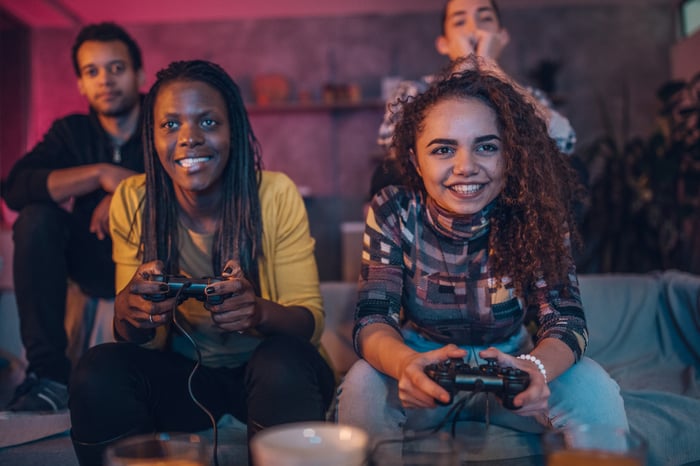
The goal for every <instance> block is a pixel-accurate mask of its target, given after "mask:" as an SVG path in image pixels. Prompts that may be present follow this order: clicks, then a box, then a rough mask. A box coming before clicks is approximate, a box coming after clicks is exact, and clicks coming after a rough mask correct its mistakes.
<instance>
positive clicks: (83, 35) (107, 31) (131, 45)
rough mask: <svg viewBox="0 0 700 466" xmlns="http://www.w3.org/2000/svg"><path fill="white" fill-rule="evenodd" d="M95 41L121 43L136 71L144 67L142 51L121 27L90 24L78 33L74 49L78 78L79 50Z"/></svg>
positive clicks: (108, 23) (74, 65)
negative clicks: (90, 41)
mask: <svg viewBox="0 0 700 466" xmlns="http://www.w3.org/2000/svg"><path fill="white" fill-rule="evenodd" d="M89 40H95V41H98V42H111V41H114V40H116V41H119V42H123V43H124V45H126V48H127V49H128V50H129V56H130V57H131V64H132V65H133V67H134V70H136V71H138V70H140V69H141V67H142V66H143V63H142V61H141V49H139V46H138V44H137V43H136V41H135V40H134V39H133V38H132V37H131V36H130V35H129V34H128V33H127V32H126V31H125V30H124V29H123V28H122V27H121V26H119V25H117V24H115V23H110V22H105V23H98V24H88V25H87V26H85V27H84V28H83V29H81V30H80V32H79V33H78V37H76V38H75V42H74V43H73V49H72V57H73V68H74V69H75V74H76V76H78V77H80V65H79V64H78V49H80V46H81V45H83V43H84V42H87V41H89Z"/></svg>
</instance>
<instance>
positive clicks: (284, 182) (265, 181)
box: [258, 170, 299, 201]
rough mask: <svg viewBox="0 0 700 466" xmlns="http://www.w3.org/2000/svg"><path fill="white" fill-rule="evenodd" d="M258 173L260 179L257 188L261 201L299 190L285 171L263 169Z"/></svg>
mask: <svg viewBox="0 0 700 466" xmlns="http://www.w3.org/2000/svg"><path fill="white" fill-rule="evenodd" d="M260 175H261V180H260V187H259V188H258V190H259V192H260V200H261V201H262V200H264V199H267V198H270V197H275V196H277V195H284V194H287V193H290V192H294V193H298V192H299V190H298V189H297V186H296V185H295V184H294V182H293V181H292V180H291V178H289V176H287V175H286V174H285V173H282V172H275V171H268V170H263V171H261V172H260Z"/></svg>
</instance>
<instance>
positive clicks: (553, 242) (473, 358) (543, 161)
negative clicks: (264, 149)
mask: <svg viewBox="0 0 700 466" xmlns="http://www.w3.org/2000/svg"><path fill="white" fill-rule="evenodd" d="M487 68H488V67H486V66H485V65H484V63H480V62H478V61H476V60H475V59H472V60H471V61H470V62H469V63H466V64H465V63H460V64H457V65H455V66H454V67H453V69H457V70H459V71H456V72H453V73H452V74H450V75H447V77H444V78H443V79H441V80H438V81H437V82H435V83H434V84H433V85H431V87H430V88H428V90H427V91H426V92H425V93H423V94H419V95H417V96H416V97H415V98H414V99H412V100H409V101H408V102H405V103H404V105H403V110H402V114H401V119H400V121H399V123H398V125H397V128H396V134H395V136H394V140H393V144H394V145H395V147H396V149H397V150H396V153H397V154H403V155H401V156H400V157H401V159H400V166H401V169H402V171H403V174H402V179H403V180H404V185H403V186H389V187H387V188H384V189H383V190H382V191H380V192H379V193H378V194H377V195H376V196H375V197H374V198H373V200H372V203H371V206H370V209H369V212H368V214H367V221H366V227H365V234H364V250H363V253H362V267H361V274H360V281H359V297H358V303H357V308H356V315H355V327H354V333H353V337H354V344H355V350H356V351H357V353H358V354H359V355H360V356H361V357H362V359H361V360H360V361H358V362H357V363H356V364H355V365H354V366H353V367H352V369H351V370H350V371H349V373H348V374H347V376H346V378H345V381H344V382H343V385H342V387H341V390H340V395H339V400H338V420H339V422H343V423H348V424H353V425H358V426H361V427H363V428H365V429H367V430H368V431H369V432H370V433H371V434H372V437H373V438H374V439H377V440H379V439H385V438H401V437H402V434H403V431H404V430H408V429H410V430H413V431H416V430H421V429H429V428H435V427H436V426H437V425H438V424H439V422H440V420H442V419H443V417H444V416H445V414H446V413H447V410H449V409H450V406H439V403H447V402H449V401H450V399H451V398H450V395H449V394H448V392H447V391H446V390H445V389H444V388H442V387H441V386H440V385H438V384H437V383H436V382H435V381H433V380H432V379H431V378H429V377H428V376H427V375H426V373H425V371H424V369H425V367H426V365H428V364H433V363H439V362H442V361H445V360H447V359H449V358H466V357H467V356H469V357H468V358H467V363H469V364H471V365H472V366H474V365H478V364H483V363H484V362H485V360H486V359H494V360H495V361H496V363H497V364H498V365H499V366H502V367H513V368H517V369H520V370H522V371H525V372H526V373H527V374H528V376H529V380H530V382H529V386H528V387H527V389H525V390H524V391H522V392H521V393H519V394H518V395H517V396H515V398H514V400H513V405H514V407H515V409H506V408H505V407H504V406H502V405H498V406H496V407H495V408H492V409H491V415H490V420H491V422H492V423H495V424H500V425H502V426H505V427H511V428H514V429H516V430H520V431H526V432H541V431H542V430H544V429H546V428H551V427H562V426H563V425H565V424H569V423H595V424H612V425H615V426H619V427H621V428H624V429H627V428H628V425H627V418H626V415H625V411H624V406H623V403H622V398H621V397H620V394H619V387H618V386H617V384H616V383H615V382H614V381H613V380H612V379H611V378H610V377H609V376H608V375H607V374H606V372H605V371H604V370H603V369H602V368H601V367H600V366H599V365H598V364H596V363H595V362H593V361H592V360H590V359H588V358H585V357H583V354H584V352H585V349H586V345H587V341H588V333H587V329H586V321H585V316H584V312H583V308H582V305H581V298H580V294H579V288H578V280H577V277H576V270H575V266H574V263H573V260H572V255H571V250H570V241H571V237H572V236H575V235H574V228H575V225H574V211H573V206H574V205H575V203H576V201H577V200H578V198H579V195H580V193H581V190H580V189H579V186H578V184H577V181H576V180H577V177H576V174H575V173H574V172H573V170H572V169H571V168H570V165H569V164H568V162H567V160H566V159H565V156H564V155H562V153H561V152H560V151H559V150H558V148H557V145H556V143H555V141H554V140H553V139H551V138H550V137H549V136H548V134H547V126H546V123H545V121H544V119H543V118H542V117H541V113H540V111H539V110H538V108H537V106H536V105H535V104H534V102H533V101H532V100H531V99H529V98H528V97H526V96H525V94H524V93H523V92H522V90H521V89H519V88H518V87H517V86H516V85H514V84H513V83H512V82H510V81H509V80H507V78H505V77H504V76H503V75H502V74H498V73H496V72H494V71H493V70H489V69H487ZM526 316H527V317H530V318H531V320H532V321H533V322H532V323H533V325H528V326H526V325H525V324H526V321H527V320H528V319H526ZM477 355H478V357H477ZM463 395H464V396H465V397H466V401H465V406H464V409H463V410H462V411H461V414H460V416H462V417H463V418H466V419H473V418H474V417H477V418H478V417H479V416H481V417H483V412H484V407H483V405H484V404H485V399H484V397H485V396H486V395H485V394H484V393H475V392H473V393H470V392H464V393H463ZM406 408H411V409H406ZM511 408H512V407H511ZM478 413H482V414H481V415H479V414H478Z"/></svg>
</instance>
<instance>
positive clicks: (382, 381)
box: [338, 359, 398, 418]
mask: <svg viewBox="0 0 700 466" xmlns="http://www.w3.org/2000/svg"><path fill="white" fill-rule="evenodd" d="M389 383H390V380H389V378H388V377H387V376H385V375H384V374H382V373H381V372H379V371H378V370H376V369H375V368H374V367H372V366H371V365H370V364H369V363H368V362H367V361H365V360H364V359H360V360H359V361H356V362H355V364H353V365H352V367H351V368H350V370H349V371H348V373H347V374H346V375H345V377H344V378H343V382H342V383H341V384H340V387H339V389H338V417H339V418H340V417H343V413H344V412H346V411H347V410H353V409H355V408H358V407H359V406H366V405H369V404H372V402H373V401H376V402H377V403H378V404H379V405H380V406H384V405H387V404H389V403H388V402H389V401H390V400H389V398H390V396H391V393H392V390H391V389H390V387H389ZM397 396H398V395H397ZM397 399H398V398H397Z"/></svg>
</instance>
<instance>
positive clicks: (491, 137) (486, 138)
mask: <svg viewBox="0 0 700 466" xmlns="http://www.w3.org/2000/svg"><path fill="white" fill-rule="evenodd" d="M493 140H496V141H500V140H501V138H499V137H498V136H497V135H495V134H487V135H485V136H479V137H476V138H474V144H479V143H481V142H486V141H493ZM433 144H447V145H452V146H456V145H457V144H458V142H457V140H456V139H447V138H435V139H432V140H431V141H430V142H428V144H426V145H425V147H430V146H432V145H433Z"/></svg>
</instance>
